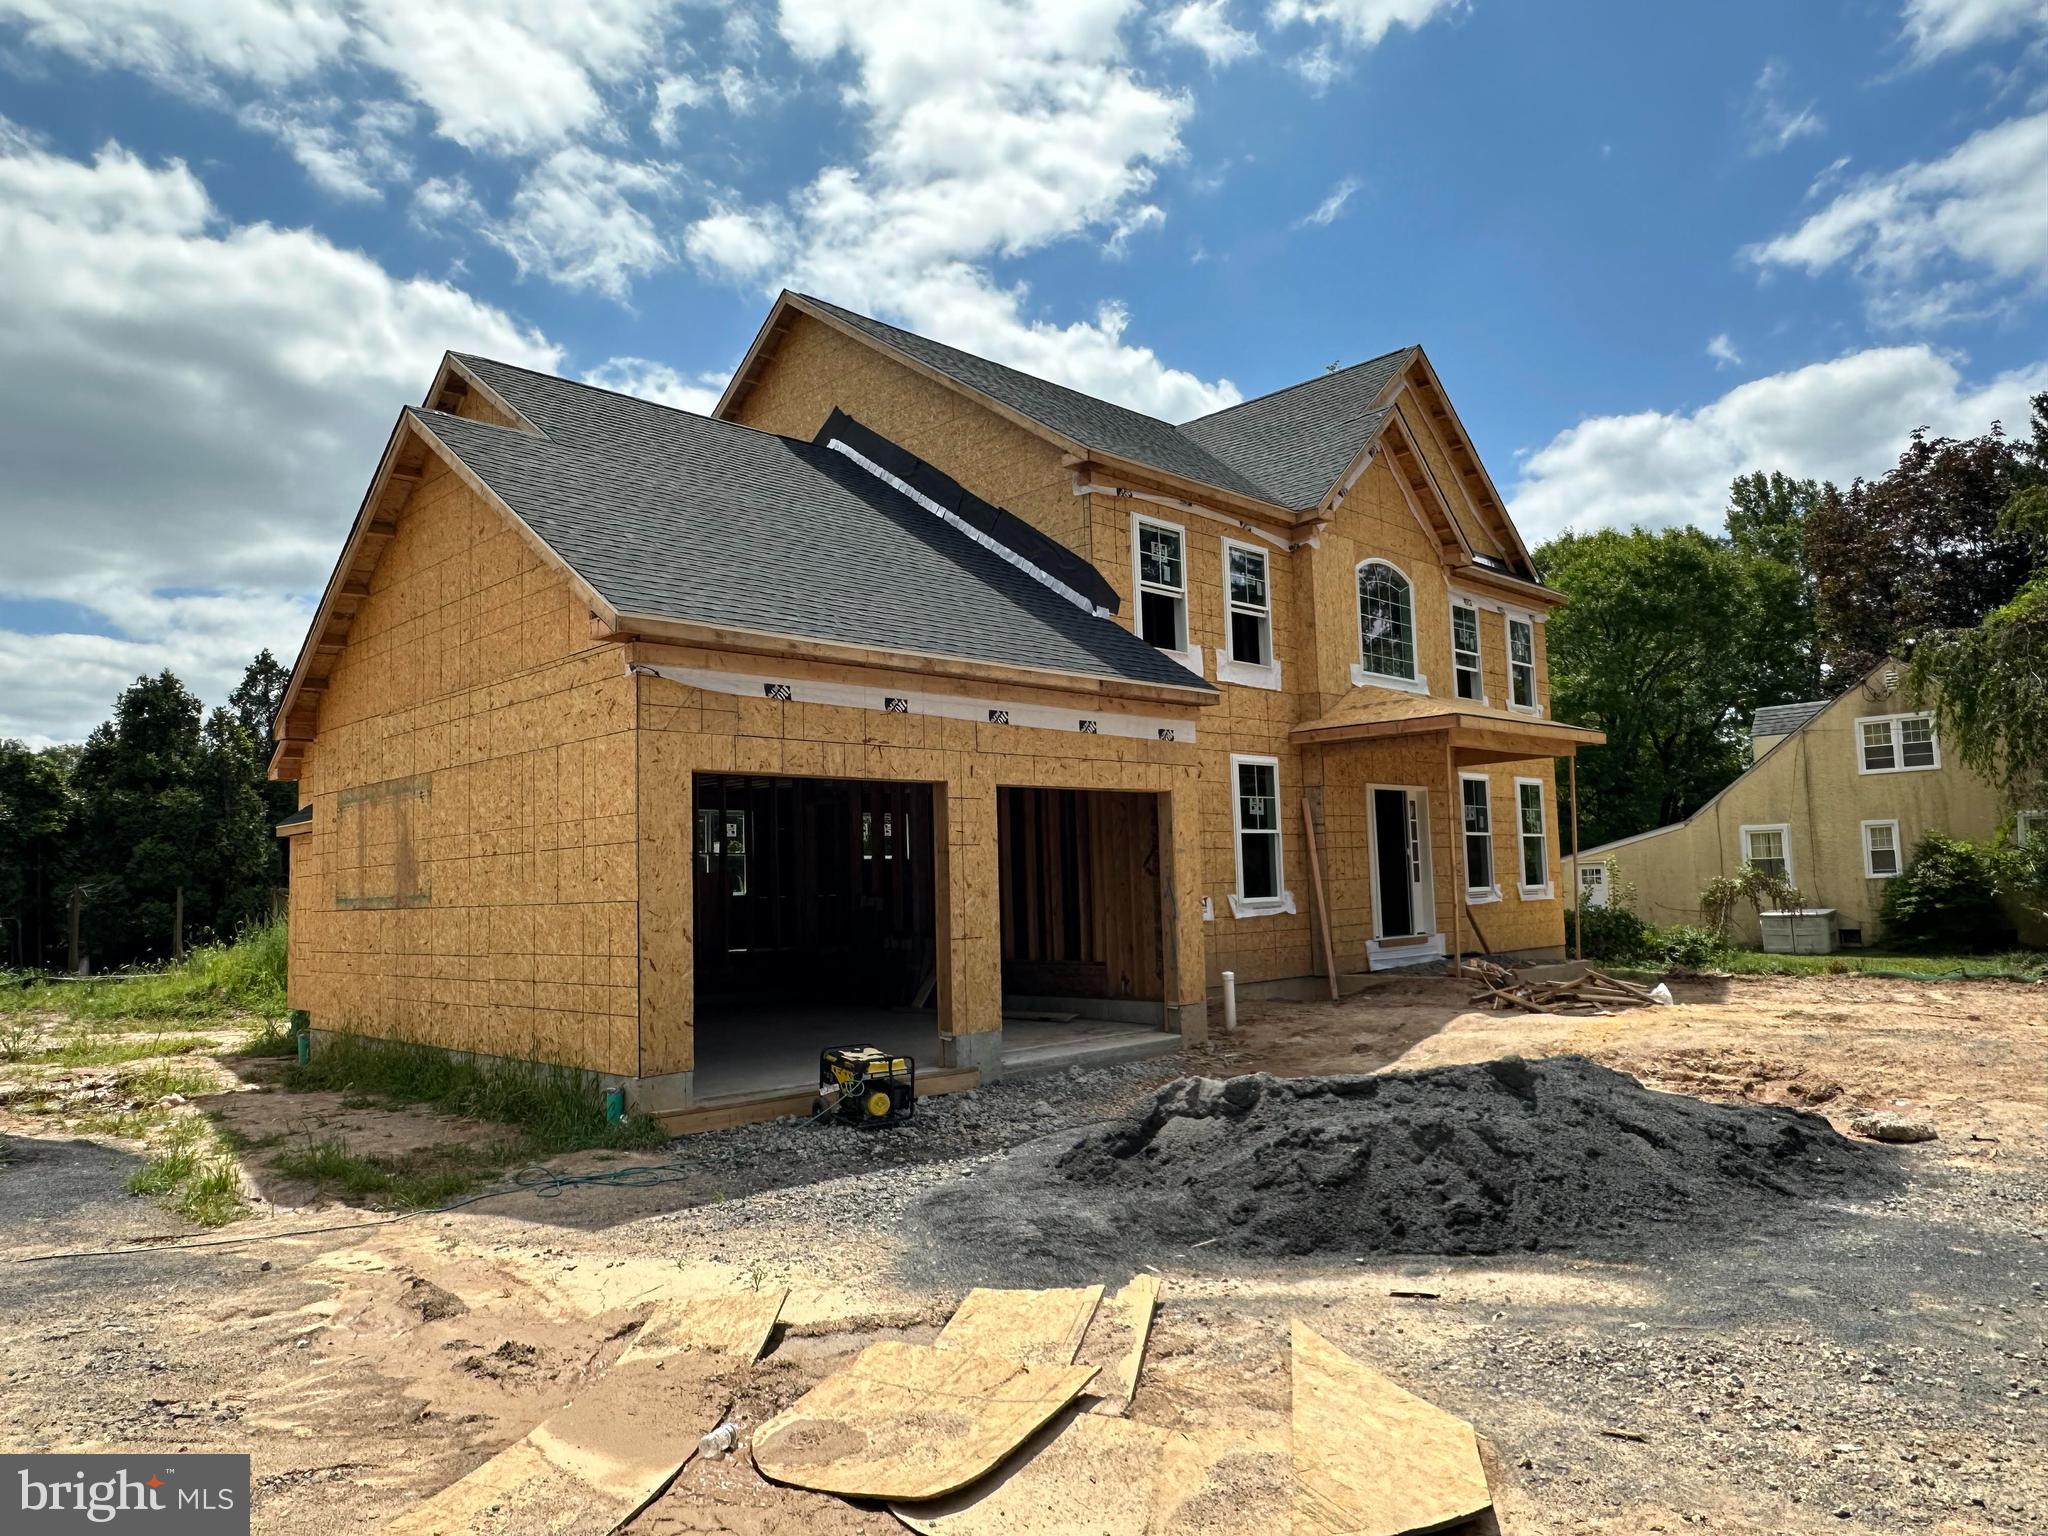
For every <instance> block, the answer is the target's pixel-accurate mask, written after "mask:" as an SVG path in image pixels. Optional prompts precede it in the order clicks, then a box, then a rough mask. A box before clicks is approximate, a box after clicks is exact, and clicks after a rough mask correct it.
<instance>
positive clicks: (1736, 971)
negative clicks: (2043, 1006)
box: [1706, 949, 2048, 981]
mask: <svg viewBox="0 0 2048 1536" xmlns="http://www.w3.org/2000/svg"><path fill="white" fill-rule="evenodd" d="M1706 969H1707V970H1708V971H1710V972H1711V971H1721V972H1725V973H1726V974H1728V975H1731V976H1885V977H1897V978H1908V977H1917V978H1924V979H1926V980H1929V981H1956V980H1962V979H1975V978H2004V979H2009V980H2013V981H2038V980H2040V979H2041V978H2042V977H2043V976H2048V955H2044V954H2041V953H2039V952H2038V951H2029V950H2018V951H2015V952H2013V953H2011V954H2005V955H1929V954H1900V953H1885V952H1880V951H1872V950H1857V951H1855V952H1854V953H1841V954H1833V955H1768V954H1765V953H1764V952H1763V951H1762V950H1756V949H1729V950H1722V951H1720V952H1719V953H1717V954H1716V955H1715V956H1714V957H1713V959H1712V960H1711V961H1710V962H1709V963H1708V965H1707V967H1706Z"/></svg>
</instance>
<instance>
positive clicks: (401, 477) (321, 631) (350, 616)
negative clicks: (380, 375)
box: [267, 410, 618, 779]
mask: <svg viewBox="0 0 2048 1536" xmlns="http://www.w3.org/2000/svg"><path fill="white" fill-rule="evenodd" d="M498 430H519V429H517V428H510V429H505V428H501V429H498ZM430 458H435V459H439V460H440V461H441V462H442V463H443V464H445V465H447V467H448V468H449V470H450V471H451V472H452V473H453V474H455V475H456V476H457V478H459V479H460V480H461V481H462V482H463V484H464V485H466V486H467V487H468V488H469V489H470V490H471V491H473V492H474V493H475V494H476V495H477V496H478V497H480V498H481V499H482V500H483V501H484V502H486V503H487V504H488V505H489V506H491V507H492V508H493V509H494V510H495V511H496V512H498V514H499V515H500V516H502V517H503V518H505V519H506V521H507V522H508V523H510V524H511V526H512V527H513V528H514V529H515V530H517V531H518V533H519V535H520V537H521V538H522V539H524V540H525V541H526V543H527V545H528V547H529V548H531V549H532V550H533V552H534V553H535V555H536V556H538V557H539V559H540V560H541V561H542V563H543V564H545V565H547V566H550V567H552V568H554V569H556V570H559V571H561V572H562V573H563V574H564V575H565V576H567V578H568V580H569V584H570V587H571V589H572V590H573V591H575V593H576V595H577V596H578V598H579V599H581V600H582V601H583V602H584V603H585V604H587V605H588V606H589V608H590V611H591V613H592V614H593V615H595V616H596V617H597V618H598V620H599V621H600V622H602V623H605V624H615V623H616V621H617V619H618V612H617V610H616V609H615V608H613V606H612V604H611V603H610V601H609V600H607V599H606V598H605V597H604V595H603V594H602V593H600V592H599V591H598V590H597V589H596V588H595V587H594V586H592V585H591V584H590V582H589V581H587V580H586V579H585V578H584V577H583V576H582V574H581V573H580V572H578V571H577V570H576V569H575V567H573V566H571V565H570V564H569V562H568V561H567V560H565V559H563V558H562V556H561V555H560V554H558V553H557V552H556V551H555V550H554V548H553V547H552V546H551V545H549V544H548V542H547V541H546V540H545V539H543V538H542V537H541V536H540V535H539V534H538V533H536V532H535V531H534V530H533V528H532V527H531V526H529V525H528V524H527V522H526V520H525V519H524V518H522V517H520V515H519V514H518V513H517V512H515V511H513V510H512V508H511V506H510V505H509V504H508V503H507V502H506V501H505V499H504V498H503V497H502V496H500V495H498V493H497V492H496V491H494V490H492V489H491V488H490V486H488V485H487V484H485V483H484V480H483V478H482V477H481V476H480V475H478V474H477V473H476V472H475V471H474V470H472V469H471V468H470V467H469V466H468V465H467V464H465V463H463V462H462V459H461V456H460V455H458V454H457V453H456V452H455V451H454V450H453V449H452V448H450V447H449V446H448V444H447V443H446V442H444V441H443V440H442V439H441V438H440V437H439V436H438V435H437V434H436V433H435V432H434V430H433V428H432V427H431V426H430V425H428V423H427V422H425V421H423V420H422V419H421V418H420V415H419V414H418V413H417V412H415V411H410V410H407V411H402V412H400V414H399V418H398V422H397V424H396V425H395V426H393V428H392V429H391V436H390V438H389V440H388V441H387V442H386V443H385V445H384V455H383V457H382V458H381V459H380V460H379V461H378V464H377V473H376V474H375V475H374V476H373V477H372V478H371V480H370V488H369V490H368V491H367V492H366V493H365V494H364V496H363V502H362V506H361V507H360V509H359V510H358V511H357V513H356V518H355V522H354V523H353V524H351V525H350V528H349V534H348V539H347V540H346V542H345V543H344V544H343V545H342V550H341V557H340V558H339V559H338V560H337V561H336V562H335V566H334V572H333V574H332V575H330V576H329V577H328V578H327V586H326V589H325V590H324V591H323V592H322V594H321V597H320V606H319V607H318V608H317V609H315V610H314V614H313V622H312V625H311V626H310V627H309V628H308V629H307V631H306V639H305V641H304V643H302V644H301V645H300V647H299V654H298V658H297V659H296V660H295V661H294V662H293V663H292V675H291V680H290V681H289V682H288V683H287V684H286V685H285V692H284V698H283V700H282V701H281V702H280V703H279V704H278V707H277V713H276V714H275V715H274V716H273V717H272V721H271V734H272V737H273V739H274V740H275V741H276V743H277V745H276V747H275V748H274V749H273V750H272V752H271V755H270V763H269V766H268V769H267V772H268V773H269V776H270V777H271V778H273V779H290V778H294V777H296V769H297V768H298V766H299V764H300V761H301V760H302V759H303V757H304V755H305V749H306V748H307V747H308V746H309V745H311V743H312V741H313V739H314V737H315V735H316V734H317V732H318V726H319V707H320V700H321V698H322V697H323V696H324V695H325V693H326V691H327V676H328V673H329V671H330V670H331V668H332V666H333V663H334V661H335V659H336V658H337V657H339V656H340V654H341V651H342V647H343V646H344V645H345V644H346V643H347V639H348V632H349V629H350V627H351V625H352V624H353V623H354V621H355V616H356V612H357V610H358V609H360V608H361V606H362V604H363V602H364V601H365V600H366V599H367V598H368V597H369V595H370V577H371V575H372V573H373V572H375V570H376V568H377V562H378V560H379V559H381V558H382V557H383V554H384V550H385V549H386V547H387V546H388V545H389V543H390V541H391V540H392V538H394V537H395V536H396V535H397V532H398V514H399V512H400V510H401V508H402V507H403V506H404V504H405V502H406V500H407V498H409V497H410V496H411V495H412V493H413V491H414V489H415V488H417V486H418V485H419V483H420V481H421V480H422V479H423V478H424V476H425V474H426V467H427V461H428V460H429V459H430Z"/></svg>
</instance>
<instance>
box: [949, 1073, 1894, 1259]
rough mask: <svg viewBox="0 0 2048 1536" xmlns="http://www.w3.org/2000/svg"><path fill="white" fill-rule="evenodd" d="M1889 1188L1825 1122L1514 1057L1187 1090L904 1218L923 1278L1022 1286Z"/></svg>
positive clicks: (1492, 1241)
mask: <svg viewBox="0 0 2048 1536" xmlns="http://www.w3.org/2000/svg"><path fill="white" fill-rule="evenodd" d="M1900 1182H1901V1175H1900V1159H1899V1154H1898V1153H1897V1152H1895V1151H1892V1150H1890V1149H1879V1148H1875V1147H1870V1146H1865V1145H1859V1144H1858V1143H1856V1142H1852V1141H1850V1140H1848V1139H1847V1138H1845V1137H1843V1136H1841V1135H1839V1134H1837V1133H1836V1132H1835V1130H1834V1129H1833V1128H1832V1127H1831V1126H1830V1125H1829V1124H1828V1123H1827V1121H1825V1120H1824V1119H1822V1118H1820V1117H1819V1116H1818V1115H1812V1114H1807V1113H1804V1112H1802V1111H1798V1110H1791V1109H1781V1108H1777V1107H1770V1106H1760V1105H1733V1104H1710V1103H1706V1102H1703V1101H1701V1100H1698V1099H1691V1098H1686V1097H1684V1096H1683V1095H1679V1094H1668V1093H1657V1092H1654V1091H1652V1090H1650V1089H1647V1088H1645V1087H1643V1085H1642V1084H1641V1083H1639V1082H1637V1081H1636V1080H1635V1079H1634V1078H1632V1077H1629V1076H1627V1075H1626V1074H1624V1073H1620V1072H1615V1071H1611V1070H1609V1069H1608V1068H1606V1067H1602V1066H1598V1065H1596V1064H1595V1063H1593V1062H1591V1061H1588V1060H1587V1059H1586V1058H1584V1057H1582V1056H1562V1057H1553V1058H1548V1059H1545V1060H1540V1061H1524V1060H1522V1059H1521V1058H1519V1057H1513V1056H1510V1057H1505V1058H1503V1059H1501V1060H1499V1061H1492V1062H1486V1063H1482V1064H1480V1065H1476V1066H1455V1067H1437V1068H1432V1069H1430V1070H1427V1071H1421V1072H1408V1073H1392V1074H1383V1075H1375V1076H1345V1077H1304V1078H1281V1077H1274V1076H1272V1075H1270V1074H1267V1073H1259V1074H1257V1075H1255V1076H1250V1077H1237V1078H1232V1079H1230V1080H1228V1081H1219V1080H1218V1079H1215V1078H1199V1077H1189V1078H1181V1079H1180V1080H1178V1081H1176V1082H1172V1083H1169V1084H1167V1085H1166V1086H1165V1087H1163V1088H1161V1089H1160V1090H1159V1091H1158V1092H1157V1093H1156V1094H1154V1095H1153V1096H1152V1097H1151V1098H1150V1099H1149V1100H1147V1101H1145V1102H1143V1103H1141V1104H1140V1105H1138V1107H1137V1108H1136V1109H1135V1110H1134V1111H1133V1112H1132V1113H1131V1114H1129V1115H1128V1116H1127V1117H1125V1118H1124V1119H1122V1120H1119V1121H1115V1122H1112V1123H1109V1124H1105V1125H1101V1126H1097V1127H1095V1128H1093V1129H1091V1130H1089V1131H1088V1132H1086V1133H1085V1134H1084V1135H1082V1136H1081V1137H1080V1138H1079V1139H1078V1140H1076V1139H1074V1136H1073V1133H1072V1132H1067V1133H1066V1134H1065V1135H1063V1136H1053V1137H1047V1138H1045V1139H1043V1140H1041V1141H1038V1142H1034V1143H1031V1144H1029V1145H1027V1146H1024V1147H1020V1148H1018V1149H1016V1150H1015V1151H1013V1152H1011V1153H1009V1154H1008V1155H1007V1156H1004V1157H1001V1158H998V1159H996V1160H994V1161H993V1162H991V1163H990V1164H988V1165H987V1166H985V1167H984V1168H982V1169H980V1170H979V1171H977V1172H976V1173H975V1174H974V1175H973V1176H972V1177H970V1178H968V1179H965V1180H963V1181H960V1182H957V1183H954V1184H951V1185H949V1186H947V1187H944V1188H941V1189H938V1190H935V1191H934V1192H933V1193H932V1194H930V1195H928V1196H927V1197H925V1199H924V1200H923V1201H922V1202H921V1204H920V1206H919V1207H918V1208H917V1209H916V1210H914V1212H913V1221H914V1224H922V1226H923V1228H924V1230H925V1232H926V1233H927V1235H928V1236H929V1237H930V1238H931V1240H932V1243H933V1250H932V1252H931V1254H930V1255H929V1257H930V1258H932V1259H933V1260H935V1261H938V1262H940V1263H944V1262H945V1259H946V1257H947V1256H948V1255H949V1254H950V1256H954V1257H958V1258H965V1257H968V1256H975V1257H978V1258H979V1259H980V1260H981V1261H982V1262H983V1263H984V1264H985V1263H986V1262H987V1261H988V1260H989V1259H991V1258H992V1257H996V1256H1001V1257H1002V1261H1003V1263H1004V1265H1005V1267H1007V1268H1009V1269H1011V1270H1012V1271H1013V1272H1014V1273H1015V1274H1016V1275H1018V1276H1019V1277H1020V1278H1021V1277H1023V1276H1025V1275H1029V1276H1031V1277H1032V1278H1040V1279H1047V1278H1053V1277H1055V1276H1059V1275H1064V1274H1072V1273H1086V1272H1089V1271H1091V1270H1094V1269H1098V1268H1100V1267H1102V1266H1103V1265H1105V1264H1107V1265H1110V1266H1112V1267H1113V1266H1114V1265H1115V1264H1117V1263H1121V1264H1123V1265H1126V1266H1128V1265H1129V1264H1130V1263H1132V1262H1134V1261H1142V1260H1144V1259H1145V1258H1147V1257H1174V1258H1185V1257H1187V1256H1190V1255H1192V1256H1194V1257H1197V1258H1201V1259H1209V1258H1219V1259H1220V1258H1231V1257H1235V1258H1242V1259H1263V1258H1273V1257H1287V1256H1316V1255H1324V1256H1334V1255H1352V1254H1499V1253H1515V1252H1537V1251H1568V1252H1578V1253H1588V1254H1598V1255H1603V1256H1611V1257H1621V1256H1627V1255H1630V1254H1634V1253H1638V1252H1642V1251H1644V1250H1645V1249H1646V1248H1649V1247H1652V1246H1655V1245H1657V1244H1658V1243H1659V1242H1660V1240H1669V1239H1671V1238H1673V1237H1682V1238H1684V1239H1685V1240H1692V1239H1694V1238H1696V1237H1697V1236H1698V1235H1700V1234H1702V1233H1715V1232H1719V1233H1737V1232H1753V1231H1755V1230H1757V1229H1759V1227H1760V1226H1762V1225H1763V1224H1764V1223H1765V1222H1767V1221H1768V1220H1770V1219H1771V1218H1773V1217H1783V1216H1792V1215H1806V1214H1809V1213H1811V1212H1812V1210H1813V1208H1814V1207H1815V1206H1816V1205H1820V1204H1827V1203H1840V1202H1846V1201H1855V1200H1862V1199H1869V1198H1874V1197H1881V1196H1885V1195H1889V1194H1891V1193H1894V1192H1896V1190H1897V1189H1898V1188H1899V1185H1900ZM1197 1250H1199V1252H1197Z"/></svg>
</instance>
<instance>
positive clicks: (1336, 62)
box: [1287, 43, 1345, 96]
mask: <svg viewBox="0 0 2048 1536" xmlns="http://www.w3.org/2000/svg"><path fill="white" fill-rule="evenodd" d="M1287 67H1288V68H1289V69H1291V70H1293V71H1294V72H1295V73H1296V74H1297V75H1299V76H1301V78H1302V81H1303V83H1304V84H1306V85H1307V86H1308V88H1309V90H1310V92H1311V93H1313V94H1314V95H1317V96H1320V95H1322V94H1323V92H1325V91H1327V90H1328V89H1329V88H1330V86H1331V85H1332V84H1333V83H1334V82H1335V81H1336V80H1337V78H1338V77H1339V76H1341V75H1342V74H1343V73H1344V72H1345V65H1344V62H1343V61H1342V60H1341V59H1339V58H1338V57H1337V55H1336V54H1335V53H1333V52H1332V51H1331V49H1330V46H1329V45H1328V44H1327V43H1317V44H1316V45H1315V47H1313V48H1311V49H1309V50H1308V51H1307V52H1305V53H1298V54H1296V55H1295V56H1294V57H1293V58H1291V59H1289V60H1288V61H1287Z"/></svg>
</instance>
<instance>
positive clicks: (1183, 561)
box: [1131, 512, 1202, 674]
mask: <svg viewBox="0 0 2048 1536" xmlns="http://www.w3.org/2000/svg"><path fill="white" fill-rule="evenodd" d="M1148 528H1151V529H1156V530H1158V531H1159V532H1161V533H1170V534H1172V535H1173V536H1174V538H1176V539H1177V540H1179V541H1180V585H1179V586H1178V587H1169V586H1167V585H1166V584H1165V583H1163V582H1157V581H1147V580H1146V579H1145V557H1144V547H1145V530H1146V529H1148ZM1189 550H1190V546H1189V543H1188V531H1187V529H1185V528H1183V527H1182V526H1181V525H1180V524H1179V523H1173V522H1168V521H1167V520H1166V519H1165V518H1163V517H1154V516H1152V515H1151V514H1150V513H1149V512H1133V513H1132V514H1131V629H1132V632H1133V633H1135V634H1136V635H1137V636H1138V638H1139V639H1140V640H1144V639H1145V595H1146V594H1147V593H1148V592H1149V593H1151V594H1152V595H1153V596H1155V597H1170V598H1172V599H1173V600H1174V602H1175V603H1176V604H1177V605H1178V606H1177V609H1176V629H1177V638H1178V639H1179V641H1180V644H1179V646H1178V647H1172V646H1164V645H1158V644H1157V643H1156V642H1154V641H1150V640H1146V641H1145V643H1146V644H1147V645H1151V646H1153V648H1154V649H1155V650H1158V651H1161V652H1163V653H1165V654H1166V655H1168V656H1171V657H1173V658H1174V659H1175V660H1177V661H1179V662H1180V663H1181V664H1182V665H1184V666H1186V667H1188V668H1189V669H1190V670H1192V671H1194V672H1196V673H1198V674H1199V673H1200V672H1201V670H1202V652H1201V648H1200V647H1199V646H1197V645H1196V644H1195V643H1194V624H1195V615H1194V598H1193V594H1192V591H1191V583H1190V582H1189V579H1188V555H1189Z"/></svg>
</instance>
